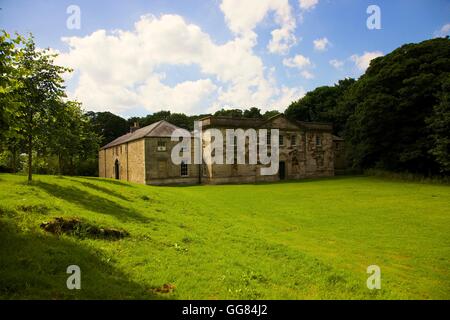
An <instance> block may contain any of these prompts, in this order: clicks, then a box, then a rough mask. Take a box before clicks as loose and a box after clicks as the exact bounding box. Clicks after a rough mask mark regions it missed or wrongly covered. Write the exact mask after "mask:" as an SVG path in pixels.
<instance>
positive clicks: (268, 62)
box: [0, 0, 450, 116]
mask: <svg viewBox="0 0 450 320" xmlns="http://www.w3.org/2000/svg"><path fill="white" fill-rule="evenodd" d="M243 2H245V4H242V3H243ZM70 5H76V6H78V7H79V8H80V12H81V16H80V29H68V28H67V26H66V21H67V19H68V18H69V16H70V14H68V13H67V12H66V10H67V8H68V6H70ZM369 5H377V6H378V7H379V8H380V10H381V11H380V12H381V29H379V30H369V29H368V28H367V26H366V20H367V18H368V17H369V14H367V12H366V9H367V7H368V6H369ZM0 7H1V8H2V10H1V11H0V23H1V27H2V28H3V29H6V30H7V31H9V32H14V31H18V32H19V33H22V34H25V33H27V32H32V33H33V34H34V35H35V37H36V41H37V44H38V46H39V47H42V48H44V47H50V48H52V49H53V50H57V52H59V53H60V54H61V56H60V58H58V60H57V62H58V63H61V64H65V65H69V66H71V67H73V69H74V73H73V74H72V75H71V76H68V77H67V85H68V91H69V96H70V98H74V99H78V100H80V101H81V102H83V105H84V108H85V109H88V110H96V111H104V110H109V111H112V112H115V113H118V114H121V115H123V116H133V115H145V114H148V113H151V112H154V111H158V110H161V109H166V110H167V109H168V110H171V111H173V112H185V113H188V114H192V113H203V112H212V111H214V110H216V109H218V108H221V107H228V108H231V107H235V108H246V107H251V106H257V107H260V108H262V109H263V110H268V109H279V110H283V109H284V108H285V107H286V106H287V105H288V104H289V102H290V101H292V100H296V99H298V98H300V97H301V96H302V95H303V94H304V93H305V92H307V91H309V90H312V89H314V88H316V87H317V86H321V85H330V84H333V83H335V82H336V81H337V80H339V79H342V78H345V77H358V76H360V75H361V74H362V73H363V72H364V70H365V68H366V67H367V64H368V63H369V61H370V59H371V58H373V57H376V56H379V55H383V54H387V53H389V52H391V51H392V50H393V49H395V48H396V47H398V46H400V45H402V44H404V43H411V42H419V41H423V40H426V39H430V38H433V37H436V36H443V35H446V34H448V33H449V31H450V0H428V1H427V0H390V1H380V0H372V1H364V0H295V1H290V0H289V1H288V0H246V1H242V0H240V1H235V0H213V1H207V0H206V1H205V0H203V1H189V0H183V1H181V0H180V1H162V0H159V1H149V0H147V1H138V0H131V1H98V0H97V1H80V0H71V1H64V0H63V1H61V0H58V1H56V0H45V1H44V0H27V1H25V0H15V1H4V0H2V1H0ZM99 30H104V32H101V31H99ZM274 31H275V34H277V33H278V34H279V35H280V37H278V38H277V37H276V36H274V35H273V33H274ZM63 39H64V40H63ZM314 41H316V45H315V44H314Z"/></svg>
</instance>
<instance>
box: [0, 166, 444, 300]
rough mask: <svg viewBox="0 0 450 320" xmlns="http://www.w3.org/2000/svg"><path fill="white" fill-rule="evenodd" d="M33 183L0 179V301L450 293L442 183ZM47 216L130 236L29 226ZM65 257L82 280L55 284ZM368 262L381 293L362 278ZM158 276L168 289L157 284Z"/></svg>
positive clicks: (47, 179)
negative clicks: (73, 286)
mask: <svg viewBox="0 0 450 320" xmlns="http://www.w3.org/2000/svg"><path fill="white" fill-rule="evenodd" d="M34 179H35V181H34V182H33V183H32V184H31V185H27V183H26V181H25V180H26V178H25V177H24V176H20V175H6V174H2V175H0V298H2V299H11V298H19V299H21V298H31V299H37V298H39V299H41V298H45V299H47V298H48V299H73V298H77V299H85V298H87V299H119V298H125V299H127V298H138V299H154V298H156V299H450V187H449V186H446V185H437V184H434V185H432V184H420V183H410V182H401V181H389V180H382V179H379V178H372V177H345V178H334V179H324V180H305V181H299V182H288V183H275V184H258V185H223V186H192V187H152V186H141V185H137V184H129V183H124V182H120V181H115V180H109V179H98V178H73V177H55V176H38V175H36V176H35V177H34ZM54 217H80V218H82V219H84V220H85V221H86V222H89V223H91V224H94V225H98V226H102V227H114V228H120V229H124V230H126V231H128V232H129V233H130V236H129V237H126V238H124V239H121V240H116V241H112V240H104V239H92V238H80V237H76V236H73V235H62V236H56V235H53V234H50V233H48V232H46V231H43V230H42V229H41V228H40V227H39V226H40V224H41V223H42V222H43V221H49V220H51V219H53V218H54ZM71 264H76V265H79V266H80V268H81V290H68V289H67V288H66V279H67V277H68V276H69V275H68V274H66V268H67V266H69V265H71ZM373 264H375V265H378V266H379V267H380V268H381V276H382V282H381V290H369V289H367V287H366V279H367V277H368V276H369V275H368V274H367V273H366V268H367V266H369V265H373ZM165 284H166V285H167V284H170V285H174V286H175V289H174V290H169V292H168V293H161V292H158V291H161V290H158V288H162V287H163V286H164V285H165ZM163 291H164V290H163Z"/></svg>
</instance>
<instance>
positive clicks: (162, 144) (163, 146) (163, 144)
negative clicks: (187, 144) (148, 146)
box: [157, 140, 166, 151]
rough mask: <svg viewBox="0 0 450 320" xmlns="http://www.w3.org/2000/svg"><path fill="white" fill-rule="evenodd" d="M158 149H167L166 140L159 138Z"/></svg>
mask: <svg viewBox="0 0 450 320" xmlns="http://www.w3.org/2000/svg"><path fill="white" fill-rule="evenodd" d="M157 150H158V151H166V142H165V141H163V140H158V148H157Z"/></svg>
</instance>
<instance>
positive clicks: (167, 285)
mask: <svg viewBox="0 0 450 320" xmlns="http://www.w3.org/2000/svg"><path fill="white" fill-rule="evenodd" d="M174 290H175V285H174V284H171V283H165V284H163V285H162V286H161V287H157V288H153V289H152V291H153V292H155V293H172V292H173V291H174Z"/></svg>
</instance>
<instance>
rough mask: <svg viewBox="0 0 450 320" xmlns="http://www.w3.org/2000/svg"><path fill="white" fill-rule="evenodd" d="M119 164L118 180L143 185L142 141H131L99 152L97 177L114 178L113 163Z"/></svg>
mask: <svg viewBox="0 0 450 320" xmlns="http://www.w3.org/2000/svg"><path fill="white" fill-rule="evenodd" d="M116 161H118V164H119V179H120V180H126V181H131V182H137V183H144V182H145V179H144V178H145V176H144V172H145V171H144V163H145V162H144V139H141V140H136V141H131V142H128V143H124V144H121V145H118V146H114V147H111V148H107V149H102V150H100V151H99V176H100V177H103V178H111V179H114V178H115V163H116Z"/></svg>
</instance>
